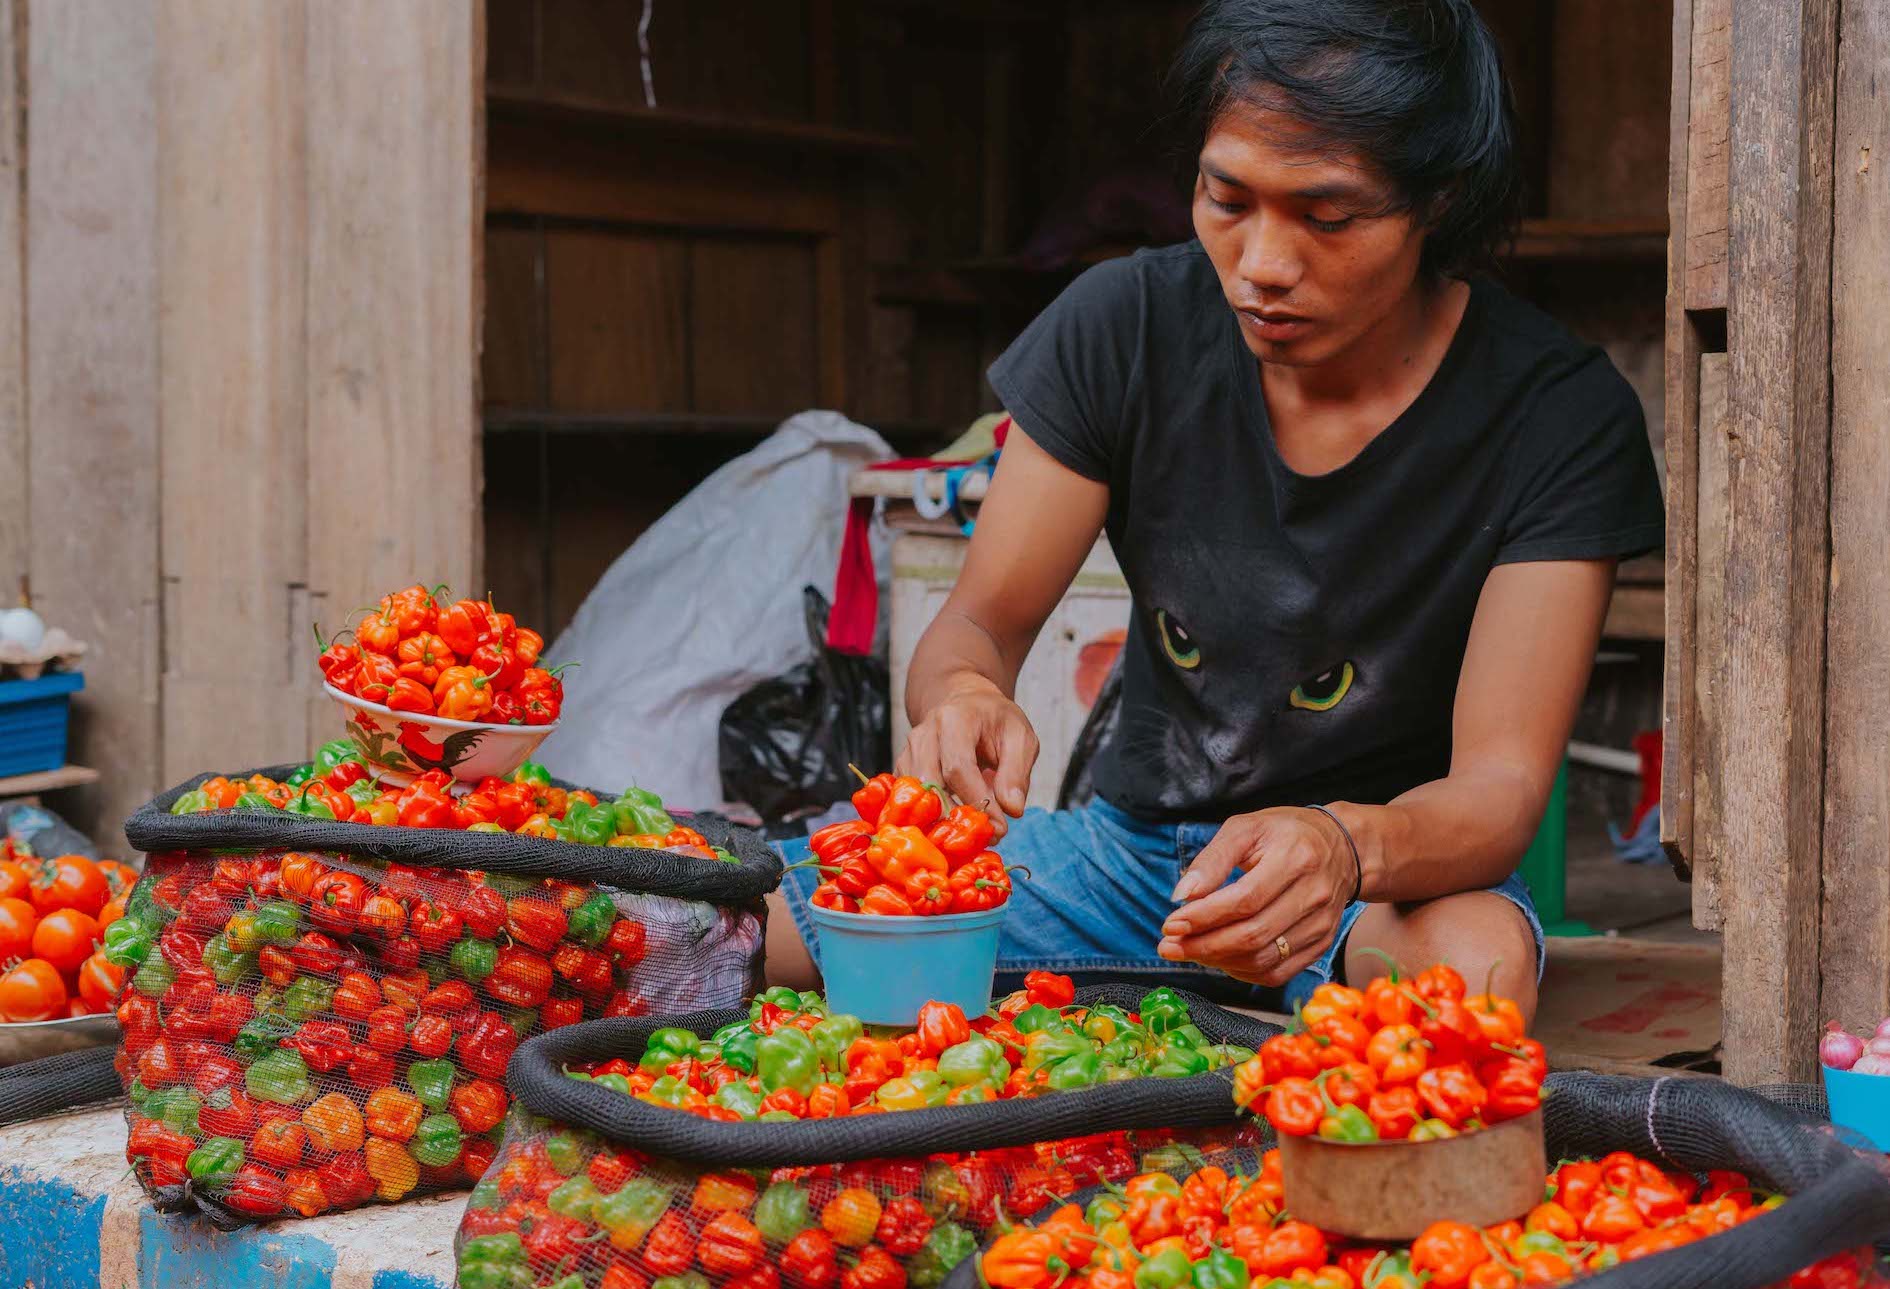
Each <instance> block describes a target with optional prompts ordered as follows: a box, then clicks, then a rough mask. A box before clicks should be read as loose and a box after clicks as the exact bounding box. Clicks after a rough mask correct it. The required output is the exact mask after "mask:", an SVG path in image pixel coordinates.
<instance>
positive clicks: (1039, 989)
mask: <svg viewBox="0 0 1890 1289" xmlns="http://www.w3.org/2000/svg"><path fill="white" fill-rule="evenodd" d="M1024 997H1025V998H1027V999H1029V1000H1030V1002H1031V1003H1032V1004H1033V1005H1035V1006H1038V1007H1048V1008H1050V1009H1051V1010H1053V1011H1054V1010H1057V1009H1059V1008H1063V1007H1068V1006H1069V1005H1070V1004H1071V1003H1073V1002H1075V1001H1076V982H1075V981H1073V980H1071V979H1070V978H1069V977H1068V976H1062V975H1058V974H1057V973H1056V972H1054V971H1032V972H1028V973H1026V974H1025V976H1024Z"/></svg>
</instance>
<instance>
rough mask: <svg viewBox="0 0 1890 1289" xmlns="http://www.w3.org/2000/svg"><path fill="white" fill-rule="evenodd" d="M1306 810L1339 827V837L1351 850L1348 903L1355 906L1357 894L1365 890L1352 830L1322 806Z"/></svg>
mask: <svg viewBox="0 0 1890 1289" xmlns="http://www.w3.org/2000/svg"><path fill="white" fill-rule="evenodd" d="M1306 809H1308V810H1317V811H1318V812H1319V813H1320V814H1322V815H1324V816H1325V817H1326V818H1328V819H1330V820H1331V821H1332V822H1333V823H1335V824H1337V825H1338V826H1339V835H1340V836H1341V837H1343V838H1345V844H1346V845H1348V846H1350V847H1351V848H1352V899H1351V901H1350V902H1351V903H1354V904H1356V903H1357V902H1358V897H1359V893H1360V892H1362V891H1363V890H1364V889H1365V865H1364V864H1363V863H1361V862H1360V860H1359V857H1358V843H1357V842H1355V841H1353V840H1352V830H1351V829H1350V828H1347V827H1346V826H1345V820H1343V819H1341V818H1339V816H1337V815H1335V814H1333V813H1332V811H1330V810H1328V809H1327V808H1326V807H1324V806H1311V805H1309V806H1307V807H1306Z"/></svg>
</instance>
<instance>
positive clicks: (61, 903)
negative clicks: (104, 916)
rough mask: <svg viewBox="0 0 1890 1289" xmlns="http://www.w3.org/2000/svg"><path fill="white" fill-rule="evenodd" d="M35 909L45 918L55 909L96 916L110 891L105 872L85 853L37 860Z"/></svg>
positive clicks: (33, 870)
mask: <svg viewBox="0 0 1890 1289" xmlns="http://www.w3.org/2000/svg"><path fill="white" fill-rule="evenodd" d="M29 873H30V875H31V881H32V893H31V895H30V896H29V897H28V898H30V899H31V900H32V901H33V908H34V910H35V911H36V912H37V913H38V914H39V915H40V916H41V917H45V916H46V915H47V914H48V913H51V912H52V911H53V910H54V909H77V910H79V912H81V913H83V914H85V915H86V916H87V917H95V916H97V914H98V911H99V910H100V909H102V908H104V907H105V899H106V897H107V895H109V894H110V892H109V891H107V889H106V887H105V874H104V873H102V872H100V871H99V867H98V865H97V864H95V863H93V862H92V861H91V860H89V859H87V858H86V857H85V856H84V855H60V856H57V857H56V858H53V859H42V860H38V861H36V862H35V863H34V864H33V865H32V867H31V868H30V869H29Z"/></svg>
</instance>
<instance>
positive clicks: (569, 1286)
mask: <svg viewBox="0 0 1890 1289" xmlns="http://www.w3.org/2000/svg"><path fill="white" fill-rule="evenodd" d="M703 1283H704V1284H707V1283H708V1282H707V1281H706V1280H705V1281H703ZM545 1289H590V1286H589V1285H588V1284H586V1283H585V1281H584V1277H583V1276H581V1275H579V1274H578V1273H577V1272H575V1271H573V1272H571V1273H569V1274H568V1275H562V1276H559V1277H558V1278H557V1279H556V1280H553V1281H552V1282H551V1283H550V1284H548V1285H546V1286H545Z"/></svg>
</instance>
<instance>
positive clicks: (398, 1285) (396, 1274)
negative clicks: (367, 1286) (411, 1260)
mask: <svg viewBox="0 0 1890 1289" xmlns="http://www.w3.org/2000/svg"><path fill="white" fill-rule="evenodd" d="M374 1289H440V1282H439V1281H438V1280H435V1279H434V1278H433V1277H432V1276H417V1275H415V1274H413V1272H411V1271H376V1272H375V1273H374Z"/></svg>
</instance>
